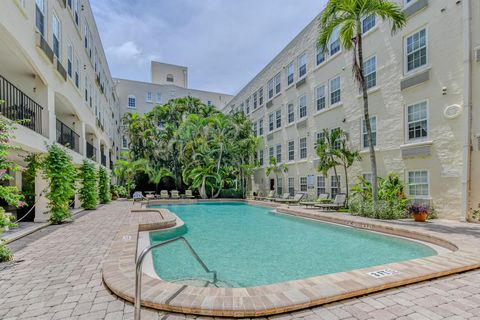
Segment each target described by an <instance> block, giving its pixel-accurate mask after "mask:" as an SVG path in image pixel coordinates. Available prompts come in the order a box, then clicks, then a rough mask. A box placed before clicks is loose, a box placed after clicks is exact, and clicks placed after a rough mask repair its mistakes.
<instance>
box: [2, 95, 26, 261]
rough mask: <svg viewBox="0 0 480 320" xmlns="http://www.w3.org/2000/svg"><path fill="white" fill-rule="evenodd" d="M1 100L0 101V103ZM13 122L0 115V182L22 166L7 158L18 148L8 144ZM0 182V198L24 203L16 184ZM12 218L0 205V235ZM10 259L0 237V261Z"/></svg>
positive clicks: (11, 222) (10, 178)
mask: <svg viewBox="0 0 480 320" xmlns="http://www.w3.org/2000/svg"><path fill="white" fill-rule="evenodd" d="M1 103H2V101H0V104H1ZM13 130H14V127H13V122H11V121H9V120H7V119H5V118H1V117H0V182H8V181H10V180H12V179H13V177H12V176H11V175H10V174H9V172H17V171H20V170H22V168H21V167H20V166H19V165H18V164H16V163H15V162H14V161H12V160H10V159H8V158H7V157H8V152H9V151H11V150H15V149H18V148H17V147H14V146H12V145H10V144H9V141H10V139H12V138H13V135H12V132H13ZM4 184H6V183H0V199H3V200H4V201H5V202H7V203H8V204H9V205H11V206H15V207H21V206H23V205H25V203H24V202H23V196H22V195H20V194H19V193H18V189H17V187H16V186H9V185H4ZM15 226H16V224H15V223H14V218H13V217H12V216H10V215H7V214H6V213H5V209H4V208H3V207H0V235H1V234H2V231H3V229H4V228H5V227H9V228H10V227H15ZM11 259H12V253H11V251H10V250H9V249H8V248H7V246H6V245H5V243H4V241H3V239H0V262H3V261H8V260H11Z"/></svg>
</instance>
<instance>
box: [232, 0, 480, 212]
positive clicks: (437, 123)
mask: <svg viewBox="0 0 480 320" xmlns="http://www.w3.org/2000/svg"><path fill="white" fill-rule="evenodd" d="M474 6H475V9H474V12H476V13H477V17H478V4H477V3H476V4H475V5H474ZM462 10H463V9H462V3H459V4H456V3H455V2H453V1H429V4H428V7H427V8H425V9H423V10H421V11H419V12H418V13H416V14H415V15H413V16H411V17H410V18H409V19H408V24H407V26H406V27H405V28H404V29H403V30H401V31H399V32H398V33H397V34H395V35H393V36H392V34H391V32H390V26H389V25H388V24H385V23H379V21H377V26H376V27H375V28H374V29H373V30H371V31H369V32H368V33H367V34H366V35H365V40H364V48H365V50H364V51H365V57H366V58H369V57H371V56H373V55H376V57H377V86H376V87H375V88H372V89H370V91H369V100H370V114H371V116H376V117H377V147H376V150H377V164H378V169H379V175H380V176H385V175H386V174H387V173H388V172H396V173H398V174H399V175H400V177H402V178H403V179H404V180H405V179H406V177H407V176H406V175H407V172H408V171H411V170H427V171H428V172H429V188H430V196H429V198H431V201H432V202H433V204H434V205H435V208H436V210H437V211H438V213H439V214H440V216H441V217H445V218H452V219H458V218H460V216H461V214H462V213H461V209H460V208H461V201H462V200H461V173H462V166H463V163H462V146H463V139H462V137H463V136H464V134H465V133H464V130H463V123H464V122H463V117H464V116H465V113H463V114H461V115H460V116H458V117H456V118H455V119H447V118H446V117H445V116H444V114H443V112H444V109H445V107H447V106H449V105H452V104H459V105H461V106H462V105H463V103H464V101H463V81H464V79H463V75H464V73H463V52H462V46H463V33H462V31H463V29H462ZM475 10H476V11H475ZM477 20H478V19H477ZM423 27H426V29H427V34H428V44H427V47H428V49H427V50H428V53H427V54H428V64H427V66H426V67H424V68H422V69H420V70H417V71H415V72H414V74H406V73H405V72H404V68H403V66H404V54H403V50H404V38H405V37H406V36H408V35H410V34H411V33H413V32H415V31H417V30H419V29H421V28H423ZM477 29H478V28H477ZM317 34H318V22H317V21H313V22H312V23H310V24H309V25H308V26H307V27H306V28H305V29H304V30H303V31H302V32H301V33H300V34H299V35H298V36H297V37H296V38H295V39H294V40H293V41H292V42H291V43H290V44H289V45H287V47H286V48H285V49H284V50H283V51H282V52H281V53H280V54H279V55H278V56H277V57H275V58H274V60H273V61H272V62H270V63H269V64H268V65H267V66H266V67H265V68H264V69H263V70H262V71H261V72H260V73H259V74H258V75H257V76H256V77H255V78H254V79H253V80H252V81H251V82H250V83H249V84H248V85H247V86H246V87H245V88H243V89H242V90H241V91H240V92H239V93H238V95H237V96H235V97H234V98H233V99H232V101H231V102H230V103H229V105H228V106H227V108H225V112H229V111H230V110H232V108H234V109H238V106H239V105H240V104H241V103H242V102H244V101H245V100H246V99H247V98H248V97H250V96H251V95H252V94H253V93H254V92H255V91H256V90H258V89H259V88H260V87H261V86H263V88H264V99H265V100H266V101H268V98H267V91H268V89H267V82H268V80H269V79H271V78H272V77H273V76H274V75H275V74H277V73H278V72H281V77H282V81H281V83H282V90H281V93H280V94H279V95H277V96H276V97H274V98H273V100H272V102H273V105H272V106H271V107H269V108H267V107H266V103H264V105H263V106H262V107H260V108H258V109H257V110H255V111H252V112H251V113H250V118H251V119H252V121H253V122H257V121H258V120H259V119H261V118H263V120H264V130H265V133H266V134H265V136H264V143H263V145H262V148H263V149H264V154H265V156H264V161H265V163H267V162H268V147H269V146H276V145H277V144H281V145H282V157H283V159H284V160H285V159H286V156H287V142H288V141H289V140H295V153H296V154H295V161H294V162H291V163H288V165H289V172H288V173H287V174H285V175H284V178H283V190H286V189H287V187H288V185H287V181H288V180H287V179H288V177H294V178H295V190H297V191H298V190H299V189H300V187H299V177H300V176H307V175H309V174H314V175H319V173H318V172H317V171H316V169H315V165H314V160H315V159H316V155H315V150H314V143H315V140H316V138H315V134H316V132H319V131H321V130H322V129H324V128H329V129H331V128H335V127H341V128H342V129H343V130H345V131H346V132H348V134H349V143H350V144H351V146H352V147H354V148H356V149H358V150H360V151H361V153H362V156H363V160H362V161H361V162H359V163H357V164H356V165H355V166H354V167H353V168H352V169H351V170H350V174H349V175H350V177H352V178H354V177H355V176H357V175H360V174H362V173H369V172H370V171H371V170H370V162H369V156H368V151H366V150H363V149H362V146H361V121H362V118H363V113H362V106H363V104H362V99H361V97H360V95H359V91H358V88H357V84H356V83H354V81H353V77H352V71H351V61H352V57H351V55H352V53H351V52H345V51H342V52H341V53H340V54H337V55H335V56H334V57H331V58H327V61H326V62H325V63H323V64H321V65H320V66H316V61H315V48H316V47H315V44H316V39H317ZM303 52H306V53H307V56H308V62H307V69H308V72H307V75H306V83H305V84H304V85H302V86H300V87H298V88H296V86H295V83H296V82H297V81H298V71H297V57H298V56H299V55H300V54H302V53H303ZM292 61H293V62H295V81H294V84H293V85H292V86H290V87H289V88H286V83H287V81H286V71H285V70H286V69H285V68H286V66H287V65H288V64H289V63H291V62H292ZM477 68H478V65H477ZM426 70H429V74H430V80H428V81H425V82H423V83H420V84H418V85H416V86H414V87H410V88H407V89H405V90H401V88H400V82H401V81H402V80H403V79H406V78H408V77H411V76H414V75H415V74H420V73H422V72H425V71H426ZM337 75H340V76H341V82H342V85H341V86H342V104H341V105H339V106H336V107H335V108H330V107H329V105H328V104H327V108H326V109H325V110H323V111H321V112H316V111H315V101H314V99H315V97H314V89H315V88H316V87H317V86H319V85H321V84H327V86H328V81H329V79H332V78H334V77H335V76H337ZM444 90H445V92H444ZM304 94H305V95H307V110H308V111H307V120H306V121H307V125H306V126H304V127H300V128H297V125H296V124H293V125H291V126H288V125H286V120H287V112H286V108H287V105H288V104H289V103H293V104H294V105H295V111H296V114H295V116H296V120H297V119H298V98H299V97H300V96H302V95H304ZM424 100H426V101H427V102H428V110H429V112H428V122H429V132H428V137H427V138H426V139H422V141H418V142H417V141H415V142H409V141H408V138H407V133H406V120H405V117H406V106H408V105H411V104H414V103H417V102H420V101H424ZM477 101H478V99H477ZM251 109H253V108H251ZM276 110H281V112H282V128H281V129H280V130H278V131H274V132H273V133H272V134H268V114H270V113H271V112H275V111H276ZM477 119H478V118H477ZM477 131H479V129H478V126H477ZM300 137H307V141H308V159H307V160H306V161H304V160H299V157H298V152H299V150H298V143H299V141H298V139H299V138H300ZM418 143H420V144H427V145H430V146H431V148H430V149H431V151H430V155H429V156H423V157H415V158H408V159H403V158H402V155H401V150H402V149H404V148H411V147H412V146H415V145H417V144H418ZM477 157H478V155H477ZM477 159H478V158H477ZM265 166H266V165H265ZM265 166H264V167H265ZM339 170H340V168H339ZM477 170H478V169H477ZM339 172H341V171H339ZM477 172H478V171H477ZM332 174H333V173H330V174H329V175H332ZM340 175H341V177H342V187H344V181H343V178H344V177H343V176H344V175H343V172H341V173H340ZM271 178H273V176H271V177H269V178H268V179H267V177H266V176H265V170H264V168H262V169H260V170H257V172H256V174H255V186H256V188H257V189H258V190H259V191H263V192H266V190H268V189H269V181H268V180H269V179H271ZM351 180H354V179H351ZM329 184H330V177H329V178H328V179H327V186H328V185H329ZM327 191H328V187H327ZM309 192H311V193H315V190H314V189H312V190H309ZM407 192H408V188H407Z"/></svg>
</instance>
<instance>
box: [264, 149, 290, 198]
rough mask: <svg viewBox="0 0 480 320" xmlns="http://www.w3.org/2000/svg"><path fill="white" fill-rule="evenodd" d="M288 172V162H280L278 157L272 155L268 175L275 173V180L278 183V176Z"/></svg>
mask: <svg viewBox="0 0 480 320" xmlns="http://www.w3.org/2000/svg"><path fill="white" fill-rule="evenodd" d="M286 172H288V166H287V165H286V164H284V163H282V164H278V163H277V158H276V157H274V156H272V157H270V166H269V167H267V171H266V174H267V177H268V176H269V175H270V174H272V173H273V174H275V182H276V183H278V176H279V175H280V174H282V173H286ZM277 191H278V188H277ZM275 193H276V192H275Z"/></svg>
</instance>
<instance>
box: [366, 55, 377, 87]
mask: <svg viewBox="0 0 480 320" xmlns="http://www.w3.org/2000/svg"><path fill="white" fill-rule="evenodd" d="M370 60H373V61H374V62H373V63H374V64H375V69H374V70H373V71H372V72H369V73H367V72H366V68H365V67H366V65H367V63H368V62H370ZM377 65H378V63H377V56H376V55H374V56H371V57H369V58H368V59H366V60H365V63H364V64H363V67H364V70H365V75H364V78H365V82H366V85H367V90H370V89H372V88H375V87H376V86H377V83H378V81H377V80H378V79H377ZM372 74H373V75H374V77H375V84H374V85H373V86H369V85H368V82H367V77H368V76H370V75H372Z"/></svg>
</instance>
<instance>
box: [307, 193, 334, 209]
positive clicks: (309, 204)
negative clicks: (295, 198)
mask: <svg viewBox="0 0 480 320" xmlns="http://www.w3.org/2000/svg"><path fill="white" fill-rule="evenodd" d="M327 199H328V193H321V194H319V195H318V198H317V200H316V201H300V205H301V206H305V207H314V206H315V205H316V204H319V203H322V201H323V200H327Z"/></svg>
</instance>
